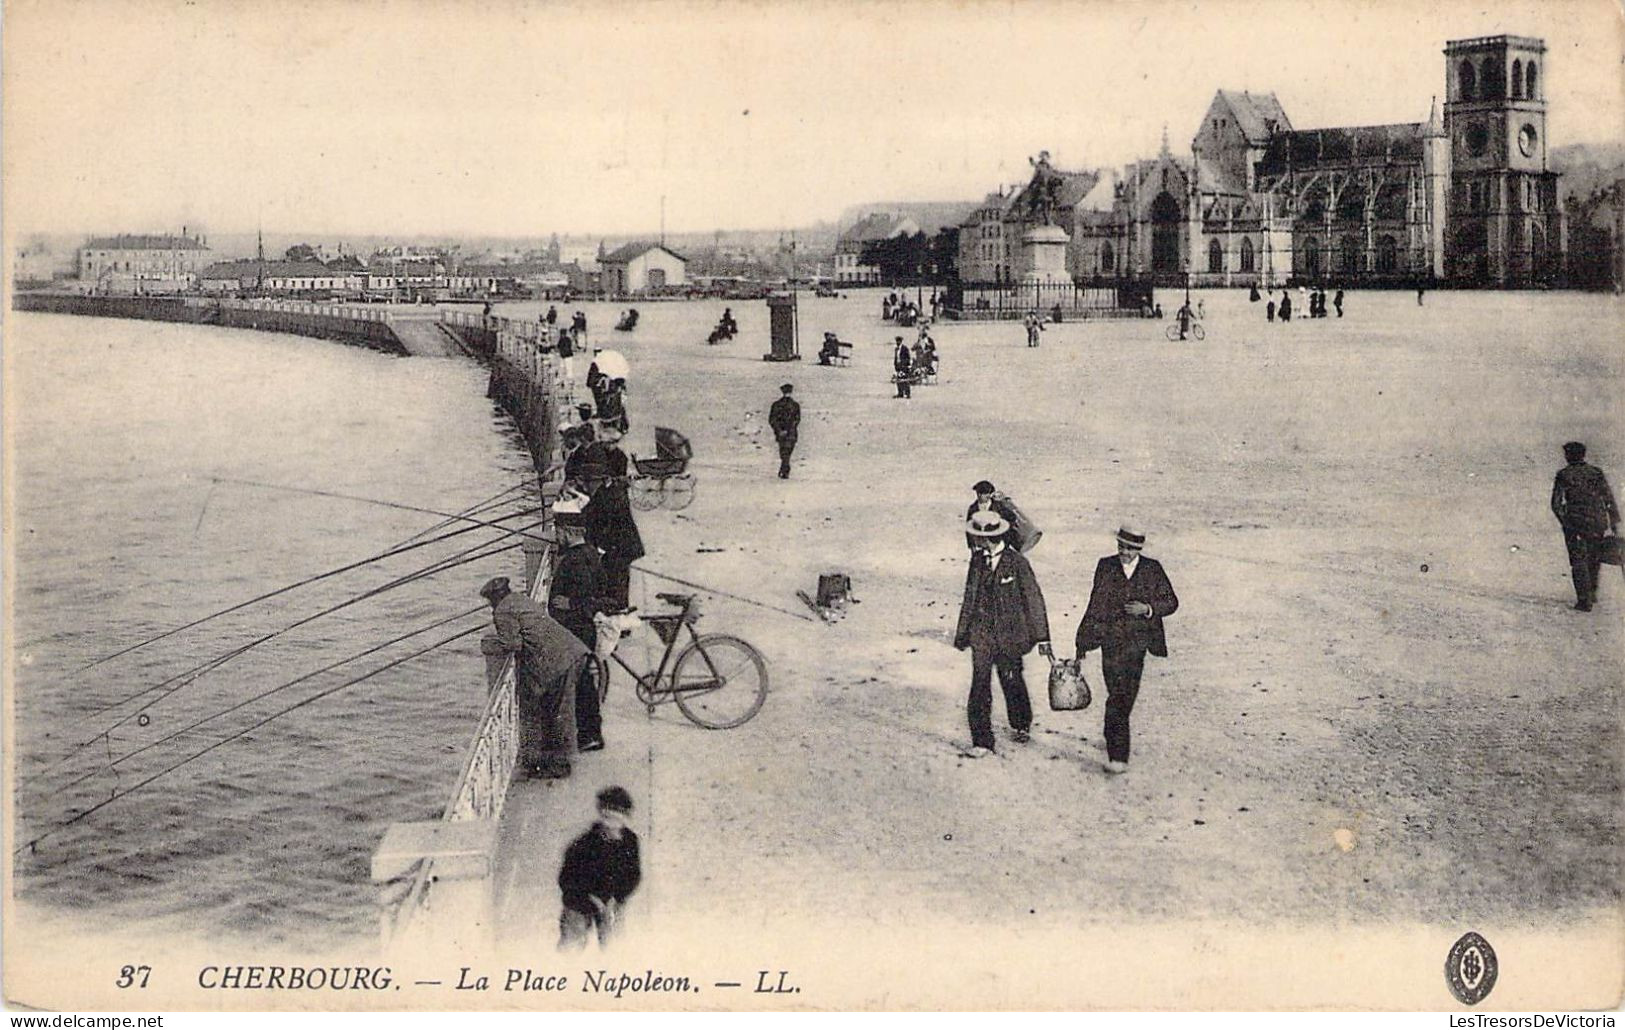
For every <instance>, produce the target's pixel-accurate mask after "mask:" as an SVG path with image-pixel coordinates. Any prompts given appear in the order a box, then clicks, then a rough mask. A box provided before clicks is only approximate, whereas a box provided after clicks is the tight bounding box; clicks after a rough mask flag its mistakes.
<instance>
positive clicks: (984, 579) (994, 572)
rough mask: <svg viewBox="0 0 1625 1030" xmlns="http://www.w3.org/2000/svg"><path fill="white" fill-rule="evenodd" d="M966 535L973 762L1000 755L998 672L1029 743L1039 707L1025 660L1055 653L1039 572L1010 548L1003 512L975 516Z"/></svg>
mask: <svg viewBox="0 0 1625 1030" xmlns="http://www.w3.org/2000/svg"><path fill="white" fill-rule="evenodd" d="M965 532H966V533H969V534H970V535H971V536H972V537H973V538H974V539H975V540H976V550H975V552H974V553H973V554H972V556H971V564H970V571H969V573H968V574H967V575H966V577H965V600H964V603H963V604H961V605H960V608H959V625H958V627H957V628H956V629H955V631H954V647H956V648H958V649H959V650H961V651H963V650H965V649H966V648H969V649H970V660H971V673H970V700H969V702H968V703H967V705H966V714H967V715H968V716H969V719H970V734H971V748H970V750H969V751H968V752H966V757H969V758H982V757H985V756H987V755H990V754H992V753H993V750H994V741H993V670H994V669H997V670H998V671H999V686H1000V687H1001V688H1002V689H1003V690H1004V712H1005V715H1006V717H1007V718H1009V720H1010V730H1011V736H1012V737H1013V738H1014V740H1015V741H1016V743H1018V744H1025V743H1026V742H1027V740H1028V739H1029V735H1030V733H1031V731H1032V725H1033V709H1032V701H1031V700H1030V699H1029V698H1028V696H1027V684H1026V681H1025V680H1023V679H1022V676H1021V658H1022V656H1023V655H1025V654H1026V653H1027V652H1028V651H1031V650H1032V649H1033V647H1034V646H1036V647H1037V648H1038V651H1039V653H1040V654H1049V613H1048V611H1046V609H1045V608H1044V594H1043V592H1042V591H1040V590H1039V589H1038V580H1037V578H1036V577H1034V576H1033V569H1032V566H1031V565H1029V564H1027V559H1026V558H1024V557H1022V554H1021V552H1020V551H1018V550H1016V549H1015V548H1014V547H1011V546H1009V545H1008V544H1007V543H1006V538H1007V536H1008V534H1009V532H1010V523H1009V522H1008V521H1006V520H1005V518H1004V516H1003V515H1000V514H999V513H998V512H997V511H991V510H990V511H978V512H974V513H973V514H972V515H971V517H970V521H969V522H967V523H966V524H965Z"/></svg>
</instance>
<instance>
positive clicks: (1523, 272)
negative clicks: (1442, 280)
mask: <svg viewBox="0 0 1625 1030" xmlns="http://www.w3.org/2000/svg"><path fill="white" fill-rule="evenodd" d="M1444 53H1445V88H1446V93H1445V106H1444V119H1445V132H1446V134H1447V135H1448V137H1449V140H1450V161H1451V175H1450V200H1449V228H1448V232H1447V234H1446V240H1445V273H1446V275H1447V276H1448V277H1449V278H1450V279H1453V280H1457V281H1462V282H1483V283H1488V284H1494V285H1498V286H1504V285H1509V284H1513V285H1515V284H1519V283H1526V282H1530V281H1533V280H1536V279H1541V278H1546V277H1548V276H1551V275H1553V274H1555V272H1556V267H1555V264H1556V261H1555V256H1556V255H1558V254H1560V253H1561V246H1560V239H1561V237H1560V225H1559V222H1558V218H1559V213H1558V208H1557V175H1556V174H1555V173H1553V172H1550V171H1549V170H1548V169H1547V167H1546V99H1545V97H1546V94H1545V89H1546V44H1545V42H1543V41H1542V40H1538V39H1530V38H1528V37H1525V36H1483V37H1479V38H1476V39H1458V40H1453V41H1451V42H1450V43H1448V44H1446V46H1445V50H1444Z"/></svg>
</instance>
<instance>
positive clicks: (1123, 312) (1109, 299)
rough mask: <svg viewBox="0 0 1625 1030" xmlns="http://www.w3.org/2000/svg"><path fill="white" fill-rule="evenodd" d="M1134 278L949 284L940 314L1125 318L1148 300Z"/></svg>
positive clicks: (992, 318) (990, 317)
mask: <svg viewBox="0 0 1625 1030" xmlns="http://www.w3.org/2000/svg"><path fill="white" fill-rule="evenodd" d="M1149 300H1150V286H1149V284H1146V283H1140V282H1120V283H1092V284H1080V283H1075V282H1027V283H1020V282H991V283H955V284H953V285H950V286H949V287H948V288H947V290H946V302H945V309H944V310H945V313H946V315H947V317H949V318H951V319H955V320H958V321H966V322H976V321H1002V320H1008V319H1022V318H1025V317H1027V315H1028V314H1029V313H1032V312H1037V313H1038V314H1039V315H1042V316H1046V317H1050V318H1054V317H1055V316H1056V315H1057V314H1058V315H1060V316H1061V318H1062V319H1063V320H1065V319H1088V318H1131V317H1134V316H1137V315H1139V314H1140V312H1141V310H1142V309H1143V308H1144V307H1145V306H1146V304H1147V303H1149Z"/></svg>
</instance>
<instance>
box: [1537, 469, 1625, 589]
mask: <svg viewBox="0 0 1625 1030" xmlns="http://www.w3.org/2000/svg"><path fill="white" fill-rule="evenodd" d="M1563 457H1564V458H1566V459H1568V464H1567V465H1566V466H1564V467H1563V468H1560V469H1558V470H1557V480H1556V482H1554V483H1553V484H1552V514H1553V515H1556V516H1557V521H1558V524H1559V525H1561V526H1562V527H1563V543H1564V544H1566V545H1567V546H1568V549H1569V572H1570V574H1571V575H1572V576H1573V578H1574V598H1575V600H1574V608H1575V610H1576V611H1582V612H1589V611H1590V610H1591V606H1592V605H1593V604H1595V603H1596V601H1597V572H1598V568H1599V566H1600V565H1601V562H1602V546H1603V545H1602V542H1603V538H1604V537H1608V536H1613V535H1615V534H1617V533H1618V532H1619V506H1618V505H1616V504H1615V503H1614V491H1613V490H1611V489H1610V488H1609V486H1608V479H1607V477H1606V476H1604V475H1603V474H1602V469H1600V468H1597V467H1596V466H1595V465H1588V464H1586V445H1585V444H1583V443H1580V442H1579V441H1578V440H1571V441H1569V442H1568V443H1566V444H1564V445H1563Z"/></svg>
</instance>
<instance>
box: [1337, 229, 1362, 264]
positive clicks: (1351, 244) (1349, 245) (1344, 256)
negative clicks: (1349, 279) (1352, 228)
mask: <svg viewBox="0 0 1625 1030" xmlns="http://www.w3.org/2000/svg"><path fill="white" fill-rule="evenodd" d="M1337 260H1338V264H1339V265H1340V266H1341V267H1342V269H1343V271H1344V272H1346V273H1354V272H1358V271H1359V270H1360V244H1359V242H1358V241H1357V240H1355V238H1354V237H1353V236H1344V237H1343V238H1342V239H1340V240H1338V241H1337Z"/></svg>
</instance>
